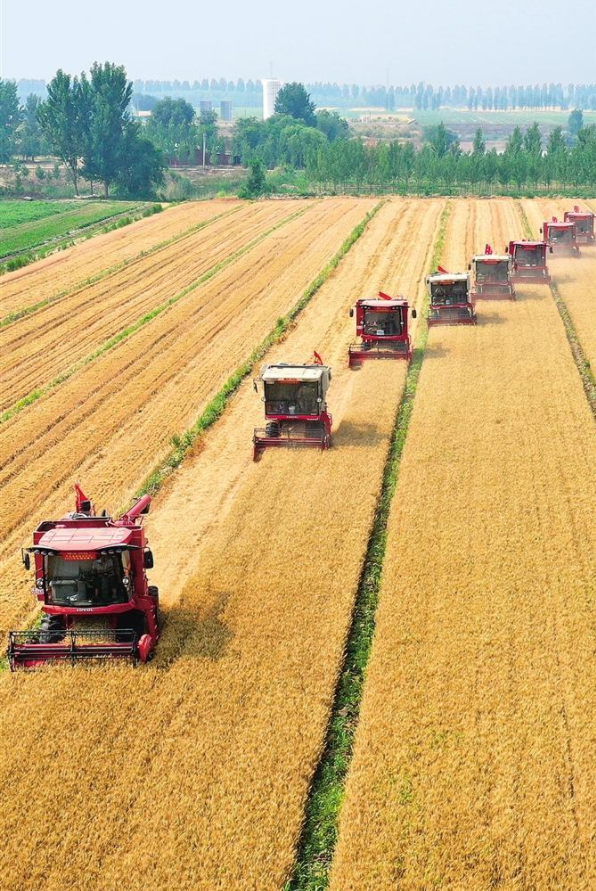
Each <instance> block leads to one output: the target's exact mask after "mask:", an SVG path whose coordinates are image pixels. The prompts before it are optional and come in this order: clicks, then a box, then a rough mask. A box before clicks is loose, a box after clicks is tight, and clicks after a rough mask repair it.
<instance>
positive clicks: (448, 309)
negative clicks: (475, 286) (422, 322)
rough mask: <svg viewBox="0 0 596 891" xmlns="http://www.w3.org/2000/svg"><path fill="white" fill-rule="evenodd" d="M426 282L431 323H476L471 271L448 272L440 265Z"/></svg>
mask: <svg viewBox="0 0 596 891" xmlns="http://www.w3.org/2000/svg"><path fill="white" fill-rule="evenodd" d="M425 282H426V287H427V290H428V295H429V298H430V312H429V316H428V324H429V325H431V326H432V325H475V324H476V309H475V306H474V298H473V296H472V292H471V288H470V274H469V272H447V270H446V269H443V267H442V266H439V268H438V270H437V272H433V273H432V275H427V276H426V279H425Z"/></svg>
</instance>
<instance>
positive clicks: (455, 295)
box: [431, 280, 468, 306]
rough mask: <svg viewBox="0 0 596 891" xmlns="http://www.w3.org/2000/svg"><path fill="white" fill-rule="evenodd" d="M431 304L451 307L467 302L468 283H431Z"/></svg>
mask: <svg viewBox="0 0 596 891" xmlns="http://www.w3.org/2000/svg"><path fill="white" fill-rule="evenodd" d="M431 291H432V303H433V305H435V306H453V305H454V304H458V303H467V301H468V282H467V281H466V280H463V281H454V282H451V284H446V283H445V282H441V281H439V282H432V284H431Z"/></svg>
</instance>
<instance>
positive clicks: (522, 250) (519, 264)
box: [505, 240, 550, 285]
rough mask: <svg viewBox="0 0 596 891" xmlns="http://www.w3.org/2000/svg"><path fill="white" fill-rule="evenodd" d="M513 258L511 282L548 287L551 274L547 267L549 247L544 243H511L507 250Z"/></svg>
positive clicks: (523, 241)
mask: <svg viewBox="0 0 596 891" xmlns="http://www.w3.org/2000/svg"><path fill="white" fill-rule="evenodd" d="M505 250H506V251H507V253H508V254H509V256H510V257H511V263H512V267H513V268H512V271H511V280H512V281H513V282H522V283H523V284H527V285H532V284H535V285H542V284H544V285H548V284H549V283H550V274H549V271H548V266H547V265H546V252H547V250H548V245H547V244H546V242H544V241H525V240H522V241H510V242H509V244H508V246H507V247H506V248H505Z"/></svg>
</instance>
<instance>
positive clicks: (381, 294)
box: [379, 291, 391, 300]
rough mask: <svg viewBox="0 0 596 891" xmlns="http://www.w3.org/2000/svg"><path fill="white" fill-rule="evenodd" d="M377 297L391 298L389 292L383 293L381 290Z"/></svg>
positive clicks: (382, 298)
mask: <svg viewBox="0 0 596 891" xmlns="http://www.w3.org/2000/svg"><path fill="white" fill-rule="evenodd" d="M379 297H380V298H381V300H391V297H390V296H389V294H384V293H383V291H379Z"/></svg>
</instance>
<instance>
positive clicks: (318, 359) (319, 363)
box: [314, 350, 323, 365]
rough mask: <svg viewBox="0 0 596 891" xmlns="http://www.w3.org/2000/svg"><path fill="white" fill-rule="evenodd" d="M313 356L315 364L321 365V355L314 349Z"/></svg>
mask: <svg viewBox="0 0 596 891" xmlns="http://www.w3.org/2000/svg"><path fill="white" fill-rule="evenodd" d="M314 357H315V365H322V364H323V360H322V359H321V357H320V356H319V354H318V353H317V351H316V350H315V352H314Z"/></svg>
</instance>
